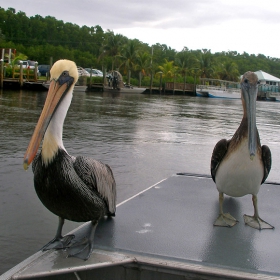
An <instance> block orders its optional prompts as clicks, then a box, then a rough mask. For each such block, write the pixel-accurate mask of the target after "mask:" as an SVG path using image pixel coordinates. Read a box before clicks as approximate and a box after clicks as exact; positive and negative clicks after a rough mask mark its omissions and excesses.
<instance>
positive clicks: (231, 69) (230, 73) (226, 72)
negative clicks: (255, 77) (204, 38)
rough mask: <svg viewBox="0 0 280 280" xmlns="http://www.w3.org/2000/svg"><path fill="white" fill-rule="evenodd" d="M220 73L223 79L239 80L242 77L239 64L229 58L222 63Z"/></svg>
mask: <svg viewBox="0 0 280 280" xmlns="http://www.w3.org/2000/svg"><path fill="white" fill-rule="evenodd" d="M218 74H219V78H220V79H221V80H227V81H234V82H238V81H239V79H240V78H239V77H240V73H239V71H238V66H237V64H236V63H235V62H233V61H232V60H229V59H227V60H226V61H224V63H221V66H220V69H219V71H218Z"/></svg>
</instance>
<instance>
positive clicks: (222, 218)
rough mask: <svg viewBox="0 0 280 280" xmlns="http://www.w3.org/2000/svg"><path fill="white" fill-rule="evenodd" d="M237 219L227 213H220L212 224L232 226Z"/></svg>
mask: <svg viewBox="0 0 280 280" xmlns="http://www.w3.org/2000/svg"><path fill="white" fill-rule="evenodd" d="M236 223H238V221H237V220H236V219H235V218H234V217H232V216H231V215H230V214H229V213H221V214H220V215H219V216H218V218H217V219H216V221H215V223H214V226H218V227H233V226H234V225H235V224H236Z"/></svg>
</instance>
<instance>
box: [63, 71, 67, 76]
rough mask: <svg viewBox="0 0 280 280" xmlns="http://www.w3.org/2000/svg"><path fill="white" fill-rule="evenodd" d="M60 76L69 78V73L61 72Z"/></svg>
mask: <svg viewBox="0 0 280 280" xmlns="http://www.w3.org/2000/svg"><path fill="white" fill-rule="evenodd" d="M61 76H69V71H63V72H62V74H61Z"/></svg>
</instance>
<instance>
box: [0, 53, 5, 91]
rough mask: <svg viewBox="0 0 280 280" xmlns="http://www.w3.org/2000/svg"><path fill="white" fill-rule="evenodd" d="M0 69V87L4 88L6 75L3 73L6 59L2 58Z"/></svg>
mask: <svg viewBox="0 0 280 280" xmlns="http://www.w3.org/2000/svg"><path fill="white" fill-rule="evenodd" d="M0 69H1V70H0V71H1V73H0V88H3V83H4V81H3V80H4V75H3V73H4V61H3V59H1V60H0Z"/></svg>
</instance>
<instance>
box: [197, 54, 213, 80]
mask: <svg viewBox="0 0 280 280" xmlns="http://www.w3.org/2000/svg"><path fill="white" fill-rule="evenodd" d="M197 63H198V68H199V70H200V77H201V78H213V77H214V75H215V74H216V69H215V68H216V64H215V59H214V56H213V55H212V54H211V50H207V49H203V50H202V52H200V53H199V56H198V58H197Z"/></svg>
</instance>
